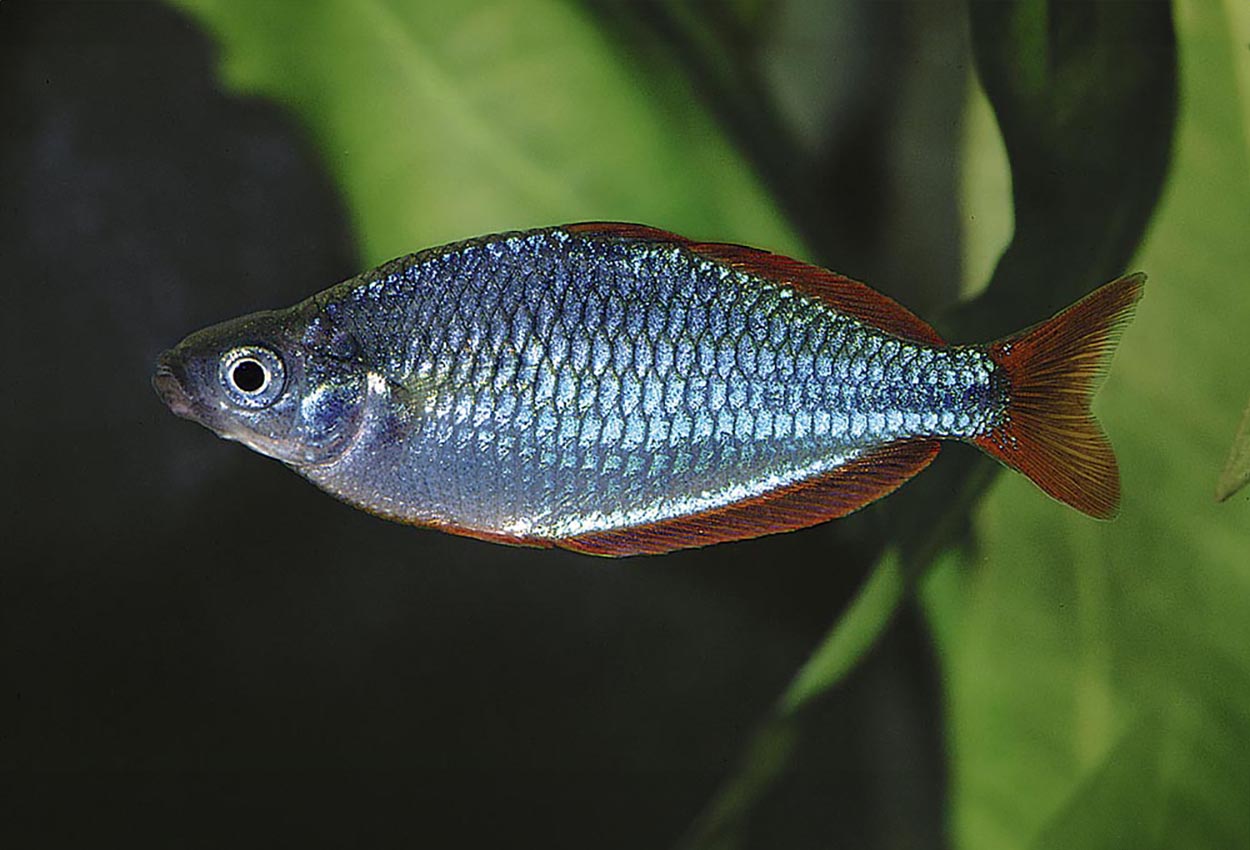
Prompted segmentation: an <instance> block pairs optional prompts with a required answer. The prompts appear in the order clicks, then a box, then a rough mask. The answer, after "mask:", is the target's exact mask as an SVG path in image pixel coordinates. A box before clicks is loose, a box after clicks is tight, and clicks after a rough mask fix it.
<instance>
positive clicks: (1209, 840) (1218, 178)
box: [925, 0, 1250, 850]
mask: <svg viewBox="0 0 1250 850" xmlns="http://www.w3.org/2000/svg"><path fill="white" fill-rule="evenodd" d="M1078 5H1081V4H1078ZM1126 5H1129V4H1098V6H1099V8H1100V9H1101V8H1103V7H1105V6H1126ZM1146 5H1147V7H1152V6H1153V4H1146ZM1134 8H1137V10H1138V11H1139V12H1140V11H1141V10H1142V8H1145V7H1134ZM1230 15H1233V16H1236V17H1234V19H1233V20H1230ZM1176 21H1177V27H1178V37H1179V43H1180V48H1181V65H1180V67H1181V68H1182V69H1183V71H1184V74H1183V76H1182V78H1181V99H1180V102H1181V104H1183V110H1182V112H1181V114H1180V124H1179V132H1178V135H1177V138H1176V142H1175V145H1176V147H1175V158H1174V166H1173V171H1172V174H1171V176H1170V182H1169V184H1168V189H1167V192H1166V194H1165V196H1164V200H1163V202H1162V204H1161V206H1160V209H1159V211H1158V213H1157V215H1156V218H1155V220H1154V222H1153V225H1152V228H1151V231H1150V234H1149V238H1148V240H1147V242H1146V243H1145V245H1144V247H1143V249H1142V250H1141V251H1140V253H1139V254H1138V256H1137V257H1136V259H1135V261H1134V263H1133V266H1132V267H1133V268H1140V269H1143V270H1145V271H1147V272H1148V273H1149V274H1150V281H1149V283H1147V285H1146V293H1145V297H1144V299H1143V301H1142V304H1141V308H1140V310H1139V314H1138V317H1137V319H1136V320H1135V321H1134V323H1133V324H1131V325H1130V326H1129V328H1128V329H1127V331H1126V332H1125V335H1124V340H1123V343H1122V345H1121V349H1120V351H1119V353H1118V354H1117V355H1116V358H1115V361H1114V363H1113V364H1112V368H1111V375H1110V378H1109V380H1108V382H1107V385H1106V386H1105V387H1104V389H1103V391H1102V393H1101V394H1100V397H1099V399H1098V401H1097V403H1096V412H1097V413H1098V415H1099V417H1100V418H1101V419H1102V421H1103V423H1104V425H1105V427H1106V430H1107V431H1108V433H1109V434H1110V435H1111V439H1112V441H1113V443H1114V444H1115V448H1116V451H1117V454H1118V456H1119V459H1120V467H1121V473H1122V477H1123V492H1124V502H1123V510H1122V513H1121V516H1120V518H1119V519H1118V520H1117V521H1116V522H1114V523H1110V524H1102V523H1097V522H1094V521H1091V520H1088V519H1086V518H1084V517H1081V516H1079V515H1077V514H1075V513H1074V512H1072V511H1071V510H1069V509H1066V508H1064V507H1063V506H1062V505H1059V504H1057V503H1054V502H1052V501H1050V500H1048V499H1046V498H1045V497H1044V496H1042V495H1040V494H1039V493H1038V492H1037V491H1036V489H1035V488H1033V487H1032V485H1031V484H1029V483H1028V482H1027V481H1025V480H1024V479H1023V478H1021V477H1020V476H1016V475H1003V476H1000V477H999V479H998V481H997V483H996V485H995V486H994V487H993V489H992V490H991V492H990V494H989V497H988V498H987V499H986V500H984V501H983V502H982V504H981V507H980V510H979V511H978V513H977V515H976V517H975V520H976V526H977V528H978V530H979V532H980V534H981V540H980V545H979V548H978V549H977V551H976V552H975V554H974V556H972V557H967V558H959V559H953V560H952V562H951V563H948V564H945V565H944V566H943V567H942V568H941V570H940V571H938V572H936V573H934V574H933V575H931V576H930V579H929V583H928V584H927V585H926V588H925V591H926V592H925V601H926V605H927V607H928V610H929V611H930V612H931V614H932V617H933V619H934V623H935V630H934V631H935V635H936V636H937V640H938V644H939V648H940V657H941V659H942V664H943V668H944V678H945V681H946V684H947V689H948V694H949V705H950V714H949V731H948V734H949V741H950V751H951V755H952V795H953V800H952V807H953V808H952V814H951V825H952V829H953V832H954V838H955V844H956V846H958V847H961V848H965V849H966V850H976V848H993V850H1012V848H1028V847H1039V848H1042V847H1045V848H1050V847H1055V848H1075V849H1076V850H1079V848H1087V847H1108V848H1109V847H1158V848H1188V847H1209V848H1226V847H1244V846H1246V844H1247V840H1250V806H1247V805H1246V804H1245V803H1246V800H1250V616H1247V601H1246V600H1247V599H1250V503H1246V502H1234V503H1231V504H1227V505H1217V504H1216V503H1215V502H1214V501H1213V500H1212V499H1211V489H1210V488H1211V479H1210V476H1211V470H1212V469H1215V468H1217V467H1218V465H1219V463H1220V460H1221V459H1222V457H1223V455H1224V452H1225V451H1226V450H1227V443H1226V440H1227V435H1228V433H1229V432H1230V431H1231V430H1232V427H1233V423H1234V421H1235V419H1236V416H1237V411H1238V410H1239V409H1240V406H1241V403H1242V402H1243V401H1244V395H1243V394H1244V391H1245V383H1244V376H1245V369H1244V356H1243V354H1242V350H1243V348H1244V347H1243V346H1241V345H1240V344H1239V343H1238V340H1239V339H1240V338H1241V336H1242V335H1243V333H1242V332H1243V329H1244V328H1245V326H1246V323H1247V321H1248V320H1250V288H1248V287H1246V285H1245V280H1244V278H1245V269H1246V268H1250V240H1247V239H1246V234H1247V233H1250V145H1248V144H1247V134H1246V127H1247V116H1248V115H1250V111H1247V100H1246V96H1247V92H1246V91H1244V90H1243V91H1240V92H1239V90H1238V79H1239V76H1240V79H1242V80H1243V81H1244V80H1246V79H1247V76H1246V72H1247V69H1248V68H1250V66H1248V65H1247V63H1250V51H1248V50H1247V45H1246V43H1245V33H1247V32H1250V27H1248V26H1247V24H1250V16H1248V15H1247V7H1246V6H1245V5H1244V4H1236V3H1226V4H1224V5H1223V6H1221V5H1220V4H1215V3H1205V2H1203V3H1200V2H1195V1H1194V0H1182V2H1179V3H1178V4H1177V6H1176ZM1015 25H1016V26H1019V27H1022V28H1024V29H1025V30H1027V31H1029V32H1035V31H1037V25H1036V22H1032V23H1030V22H1029V21H1019V22H1017V23H1016V24H1015ZM1043 29H1044V28H1043ZM1134 46H1135V49H1137V50H1139V51H1140V52H1141V53H1142V54H1143V55H1145V56H1150V55H1154V54H1155V53H1156V52H1157V45H1156V44H1155V43H1154V42H1150V41H1140V42H1135V43H1134ZM1004 61H1007V60H1006V59H1004ZM1039 67H1042V68H1044V67H1045V63H1042V65H1041V66H1039ZM1039 73H1042V72H1041V71H1039V70H1038V67H1033V68H1032V69H1025V70H1024V71H1022V72H1021V79H1020V81H1019V83H1018V85H1020V86H1021V87H1023V88H1024V90H1026V91H1031V90H1032V89H1030V88H1029V87H1030V86H1031V85H1032V82H1031V81H1033V80H1034V79H1035V77H1036V75H1037V74H1039ZM1113 80H1114V78H1113ZM1074 84H1075V83H1074ZM1053 105H1054V108H1056V109H1058V110H1060V111H1062V108H1063V105H1064V101H1063V100H1062V99H1058V100H1056V101H1054V103H1053ZM1056 138H1057V139H1058V140H1059V141H1063V139H1064V138H1065V137H1064V136H1062V135H1061V136H1058V137H1053V138H1052V140H1051V141H1052V142H1053V141H1055V139H1056ZM1091 144H1095V143H1093V142H1091ZM1009 148H1010V145H1009ZM1099 149H1101V148H1099ZM1129 154H1130V152H1128V151H1126V152H1125V155H1126V156H1128V155H1129ZM1104 155H1105V154H1100V156H1104ZM1012 165H1013V169H1014V168H1015V166H1016V160H1015V158H1014V157H1013V160H1012ZM1122 167H1125V166H1124V165H1123V163H1122V162H1121V160H1120V159H1118V158H1116V157H1114V156H1109V155H1106V158H1105V159H1104V161H1103V168H1105V169H1107V170H1110V171H1117V172H1118V171H1119V170H1120V169H1121V168H1122ZM1091 179H1092V178H1091ZM1117 179H1118V178H1117ZM1018 190H1019V186H1018V184H1017V196H1018V194H1019V191H1018ZM1064 191H1067V190H1064ZM1086 226H1090V227H1093V223H1092V222H1086ZM1116 226H1118V225H1117V223H1116V222H1114V221H1112V222H1108V227H1112V228H1114V227H1116ZM1066 261H1067V257H1066V255H1065V254H1062V253H1056V254H1055V255H1054V256H1052V257H1051V258H1050V263H1049V265H1048V266H1047V267H1045V271H1046V273H1048V274H1053V275H1056V276H1060V275H1065V274H1066V271H1067V269H1066V266H1067V262H1066ZM1091 282H1093V281H1091ZM956 562H962V563H956Z"/></svg>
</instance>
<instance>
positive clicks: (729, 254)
mask: <svg viewBox="0 0 1250 850" xmlns="http://www.w3.org/2000/svg"><path fill="white" fill-rule="evenodd" d="M690 250H691V251H694V252H695V253H696V254H699V255H700V256H703V257H707V258H708V259H712V260H716V261H717V262H720V263H724V264H725V265H728V266H732V267H733V268H736V269H742V270H743V271H745V272H747V273H749V274H754V275H759V276H760V277H765V278H768V279H769V280H774V281H778V282H780V283H788V284H789V285H791V286H793V287H794V288H795V289H797V290H798V291H799V292H802V293H803V294H804V295H808V296H811V297H812V298H818V299H820V300H821V301H824V302H825V303H826V304H828V305H830V306H831V307H833V308H834V309H835V310H837V311H838V312H839V313H845V314H846V315H848V316H854V317H855V318H857V319H861V320H863V321H865V322H867V323H868V324H870V325H872V326H873V327H877V328H880V329H881V330H883V331H886V332H887V333H892V334H894V335H895V336H900V337H903V338H905V339H909V340H912V341H913V342H919V343H923V344H925V345H945V344H946V341H945V340H943V339H942V337H941V336H939V335H938V332H937V331H935V330H934V329H933V328H932V327H930V326H929V323H928V322H926V321H925V320H924V319H921V318H920V317H919V316H917V315H916V314H915V313H913V312H912V311H910V310H908V309H907V308H906V307H904V306H903V305H902V304H899V303H898V302H897V301H895V300H894V299H892V298H890V297H888V296H885V295H882V294H881V293H880V292H877V290H875V289H873V288H871V287H869V286H866V285H865V284H862V283H860V282H858V281H855V280H851V279H850V278H847V277H843V276H842V275H840V274H835V273H834V272H831V271H829V270H828V269H822V268H821V267H820V266H812V265H808V264H807V263H801V262H799V261H798V260H793V259H791V258H789V257H786V256H783V255H781V254H770V253H769V252H767V251H761V250H759V249H758V248H747V247H745V246H743V245H726V244H723V243H719V242H701V243H692V244H691V245H690Z"/></svg>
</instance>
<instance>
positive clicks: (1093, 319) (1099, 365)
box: [973, 274, 1146, 519]
mask: <svg viewBox="0 0 1250 850" xmlns="http://www.w3.org/2000/svg"><path fill="white" fill-rule="evenodd" d="M1145 280H1146V277H1145V275H1143V274H1134V275H1129V276H1127V277H1122V278H1120V279H1118V280H1115V281H1112V282H1111V283H1108V284H1106V285H1104V286H1102V287H1100V288H1098V289H1096V290H1094V291H1093V292H1091V293H1090V294H1089V295H1087V296H1086V297H1085V298H1083V299H1081V300H1080V301H1078V302H1077V303H1076V304H1073V305H1072V306H1071V307H1069V308H1068V309H1066V310H1064V311H1063V312H1062V313H1059V314H1058V315H1057V316H1055V317H1054V318H1052V319H1049V320H1047V321H1045V322H1042V323H1041V324H1039V325H1035V326H1034V327H1032V328H1030V329H1028V330H1026V331H1024V332H1022V333H1019V334H1016V335H1015V336H1012V337H1008V338H1007V339H1004V340H1000V341H998V342H995V343H992V344H991V345H990V346H989V354H990V357H991V358H992V359H993V360H994V362H995V363H996V364H998V366H999V367H1000V368H1001V369H1002V370H1003V373H1004V374H1005V375H1006V378H1007V381H1008V386H1009V389H1008V404H1007V410H1006V412H1005V414H1004V416H1003V420H1002V422H1000V423H999V424H998V425H997V426H996V427H995V428H994V429H993V430H991V431H989V432H988V433H985V434H982V435H981V436H979V437H976V438H974V440H973V442H975V443H976V444H977V445H978V446H979V447H980V448H981V449H982V450H984V451H985V452H987V453H988V454H990V455H991V456H993V457H995V458H997V459H998V460H999V461H1001V462H1003V463H1005V464H1006V465H1007V466H1010V467H1012V468H1013V469H1017V470H1019V471H1020V472H1023V473H1024V474H1025V475H1026V476H1028V477H1029V479H1031V480H1032V481H1033V483H1034V484H1036V485H1037V486H1038V487H1040V488H1041V489H1042V490H1043V491H1045V492H1046V493H1048V494H1049V495H1051V496H1053V497H1054V498H1056V499H1058V500H1059V501H1061V502H1064V503H1065V504H1068V505H1071V506H1072V507H1074V508H1076V509H1077V510H1078V511H1081V512H1082V513H1085V514H1088V515H1089V516H1092V517H1096V518H1098V519H1111V518H1113V517H1114V516H1115V515H1116V514H1117V513H1118V512H1119V506H1120V473H1119V468H1118V467H1117V465H1116V460H1115V453H1114V451H1113V450H1112V448H1111V443H1110V442H1109V441H1108V440H1107V436H1106V434H1104V433H1103V430H1102V427H1101V426H1100V425H1099V424H1098V421H1097V420H1096V419H1094V416H1093V413H1092V412H1091V411H1090V403H1091V401H1092V400H1093V395H1094V391H1095V390H1096V389H1097V387H1098V384H1099V382H1100V380H1101V378H1102V377H1103V376H1104V375H1105V374H1106V371H1107V366H1108V364H1109V362H1110V360H1111V355H1112V353H1113V352H1114V351H1115V347H1116V344H1117V342H1118V341H1119V337H1120V333H1121V331H1122V330H1123V329H1124V326H1125V325H1126V324H1127V323H1128V321H1129V320H1130V319H1131V318H1132V315H1133V308H1134V307H1135V306H1136V304H1137V301H1138V299H1140V298H1141V293H1142V285H1143V284H1144V283H1145Z"/></svg>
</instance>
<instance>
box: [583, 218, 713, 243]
mask: <svg viewBox="0 0 1250 850" xmlns="http://www.w3.org/2000/svg"><path fill="white" fill-rule="evenodd" d="M560 230H563V231H564V232H565V233H580V234H590V235H597V236H615V237H618V238H620V239H638V240H641V241H643V242H668V243H673V242H676V243H678V244H680V245H689V244H690V240H689V239H687V238H686V237H684V236H679V235H678V234H676V233H670V232H669V231H667V230H660V229H659V228H658V227H648V226H647V225H645V224H631V223H629V222H627V221H583V222H579V223H578V224H566V225H563V226H562V227H560Z"/></svg>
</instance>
